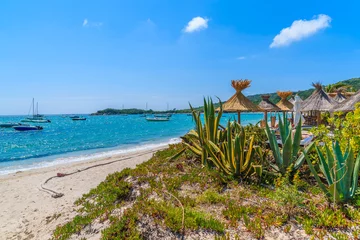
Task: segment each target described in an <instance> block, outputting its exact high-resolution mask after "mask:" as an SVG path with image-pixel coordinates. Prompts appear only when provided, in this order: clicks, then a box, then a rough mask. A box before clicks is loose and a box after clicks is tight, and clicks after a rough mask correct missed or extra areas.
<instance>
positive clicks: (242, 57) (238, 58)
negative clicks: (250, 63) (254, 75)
mask: <svg viewBox="0 0 360 240" xmlns="http://www.w3.org/2000/svg"><path fill="white" fill-rule="evenodd" d="M236 59H237V60H245V59H246V57H245V56H241V57H237V58H236Z"/></svg>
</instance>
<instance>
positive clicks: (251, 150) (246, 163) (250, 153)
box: [244, 135, 255, 167]
mask: <svg viewBox="0 0 360 240" xmlns="http://www.w3.org/2000/svg"><path fill="white" fill-rule="evenodd" d="M254 138H255V136H254V135H253V136H251V138H250V144H249V146H248V151H247V153H246V160H245V164H244V166H245V167H246V166H247V165H249V163H250V160H251V159H252V156H253V149H254V148H253V146H254Z"/></svg>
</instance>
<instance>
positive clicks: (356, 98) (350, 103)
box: [331, 90, 360, 112]
mask: <svg viewBox="0 0 360 240" xmlns="http://www.w3.org/2000/svg"><path fill="white" fill-rule="evenodd" d="M359 102H360V90H359V91H358V92H357V93H355V95H352V96H351V97H349V98H348V99H346V100H345V101H343V102H342V103H340V104H338V105H337V106H335V107H333V109H331V110H332V111H334V112H351V111H354V110H355V104H357V103H359Z"/></svg>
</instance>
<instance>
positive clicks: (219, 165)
mask: <svg viewBox="0 0 360 240" xmlns="http://www.w3.org/2000/svg"><path fill="white" fill-rule="evenodd" d="M208 143H209V144H206V145H205V146H206V149H207V150H208V153H209V155H210V158H209V159H210V160H211V161H212V162H213V163H214V164H215V166H216V167H217V168H219V169H220V170H221V171H223V172H225V173H226V174H231V172H230V171H229V169H228V168H227V167H226V166H225V165H224V164H223V163H222V161H221V159H219V158H218V157H217V156H216V154H215V153H214V152H213V150H212V148H213V147H214V146H216V145H215V144H214V143H213V142H211V141H209V142H208Z"/></svg>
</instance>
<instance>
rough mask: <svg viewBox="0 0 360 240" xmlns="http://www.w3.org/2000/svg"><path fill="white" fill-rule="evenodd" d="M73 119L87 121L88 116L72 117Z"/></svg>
mask: <svg viewBox="0 0 360 240" xmlns="http://www.w3.org/2000/svg"><path fill="white" fill-rule="evenodd" d="M71 119H72V120H73V121H85V120H86V118H84V117H72V118H71Z"/></svg>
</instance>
